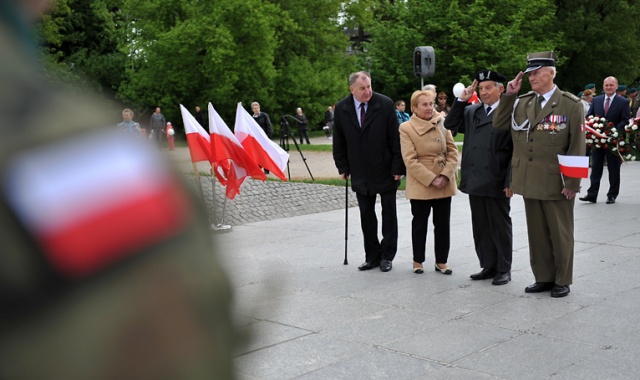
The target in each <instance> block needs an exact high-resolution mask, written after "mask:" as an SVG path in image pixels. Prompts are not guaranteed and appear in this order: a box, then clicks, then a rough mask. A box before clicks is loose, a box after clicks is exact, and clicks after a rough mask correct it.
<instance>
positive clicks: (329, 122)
mask: <svg viewBox="0 0 640 380" xmlns="http://www.w3.org/2000/svg"><path fill="white" fill-rule="evenodd" d="M324 124H325V125H324V127H323V128H322V129H324V133H325V134H326V135H327V138H328V139H329V140H331V139H332V137H331V131H332V130H333V106H329V107H328V108H327V110H326V111H325V112H324Z"/></svg>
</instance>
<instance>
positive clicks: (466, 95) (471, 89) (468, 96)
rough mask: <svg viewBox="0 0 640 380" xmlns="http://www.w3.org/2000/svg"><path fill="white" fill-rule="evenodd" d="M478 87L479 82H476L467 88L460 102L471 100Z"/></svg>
mask: <svg viewBox="0 0 640 380" xmlns="http://www.w3.org/2000/svg"><path fill="white" fill-rule="evenodd" d="M477 86H478V80H477V79H476V80H474V81H473V83H471V86H469V87H467V88H465V89H464V90H462V95H460V97H459V98H458V100H459V101H461V102H466V101H468V100H469V99H471V96H473V93H474V92H476V87H477Z"/></svg>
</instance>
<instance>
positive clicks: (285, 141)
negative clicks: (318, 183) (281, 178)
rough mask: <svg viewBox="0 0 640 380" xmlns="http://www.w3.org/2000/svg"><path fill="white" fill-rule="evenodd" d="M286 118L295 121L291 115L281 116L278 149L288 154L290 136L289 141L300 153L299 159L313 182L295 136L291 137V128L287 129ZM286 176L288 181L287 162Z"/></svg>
mask: <svg viewBox="0 0 640 380" xmlns="http://www.w3.org/2000/svg"><path fill="white" fill-rule="evenodd" d="M287 117H290V118H292V119H293V120H296V118H295V117H293V116H291V115H282V117H281V118H280V147H281V148H282V149H283V150H284V151H286V152H289V136H291V139H292V140H293V143H294V144H295V146H296V149H297V150H298V153H300V157H302V162H304V166H306V167H307V171H308V172H309V175H310V176H311V180H312V181H315V179H314V178H313V174H311V170H310V169H309V165H307V159H306V158H305V157H304V155H303V154H302V151H301V150H300V146H299V145H298V142H297V141H296V138H295V136H294V135H293V133H291V128H290V127H289V122H288V121H287ZM287 175H288V177H289V180H291V169H290V168H289V161H287Z"/></svg>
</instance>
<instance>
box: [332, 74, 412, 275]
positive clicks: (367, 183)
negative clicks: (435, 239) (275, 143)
mask: <svg viewBox="0 0 640 380" xmlns="http://www.w3.org/2000/svg"><path fill="white" fill-rule="evenodd" d="M349 90H350V91H351V95H349V96H347V97H346V98H344V99H342V100H341V101H340V102H338V104H336V108H335V110H334V118H333V123H334V124H333V127H334V134H333V159H334V161H335V163H336V167H337V168H338V173H340V175H341V176H342V179H344V180H347V179H348V178H349V176H351V188H352V189H353V191H355V192H356V196H357V198H358V207H359V208H360V220H361V221H360V223H361V227H362V233H363V235H364V250H365V262H364V263H363V264H362V265H360V266H359V267H358V269H359V270H369V269H373V268H375V267H378V266H380V270H381V271H383V272H388V271H390V270H391V267H392V264H391V262H392V261H393V259H394V257H395V255H396V251H397V250H398V218H397V214H396V191H397V189H398V185H399V184H400V178H401V177H402V175H403V174H404V173H405V168H404V163H403V161H402V155H401V153H400V134H399V132H398V119H397V117H396V113H395V108H394V106H393V101H392V100H391V99H389V98H388V97H386V96H384V95H382V94H379V93H376V92H373V90H372V89H371V77H370V76H369V73H367V72H364V71H360V72H357V73H353V74H351V75H350V76H349ZM377 194H380V199H381V203H382V241H379V240H378V218H377V217H376V212H375V205H376V196H377Z"/></svg>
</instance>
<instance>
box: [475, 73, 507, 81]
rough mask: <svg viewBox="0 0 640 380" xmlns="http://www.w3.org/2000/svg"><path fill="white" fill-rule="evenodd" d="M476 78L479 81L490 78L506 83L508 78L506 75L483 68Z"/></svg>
mask: <svg viewBox="0 0 640 380" xmlns="http://www.w3.org/2000/svg"><path fill="white" fill-rule="evenodd" d="M475 79H476V80H477V81H478V83H482V82H485V81H488V80H491V81H494V82H498V83H505V82H506V81H507V78H506V77H505V76H504V75H502V74H500V73H499V72H497V71H492V70H483V71H480V72H478V73H477V74H476V76H475Z"/></svg>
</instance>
